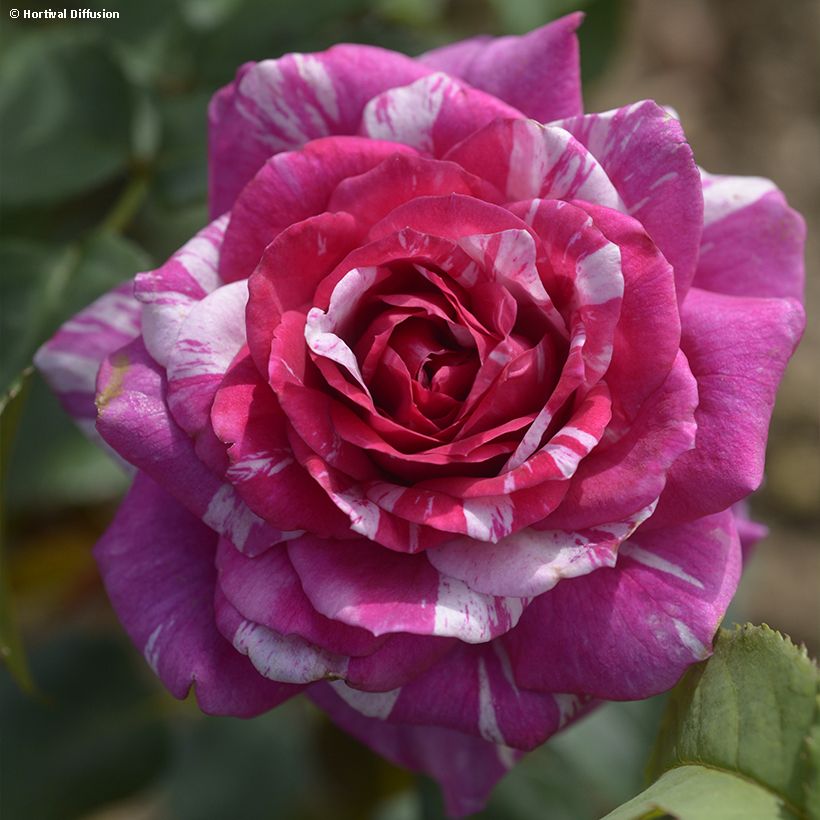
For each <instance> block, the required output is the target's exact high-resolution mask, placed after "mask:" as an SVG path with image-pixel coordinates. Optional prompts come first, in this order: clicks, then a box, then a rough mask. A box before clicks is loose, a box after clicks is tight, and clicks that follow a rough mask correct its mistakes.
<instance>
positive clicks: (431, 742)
mask: <svg viewBox="0 0 820 820" xmlns="http://www.w3.org/2000/svg"><path fill="white" fill-rule="evenodd" d="M350 691H351V692H352V691H353V690H350ZM338 692H339V690H338V689H336V690H334V688H332V687H331V686H330V685H328V684H324V683H323V684H315V685H314V686H312V687H311V688H310V690H309V694H310V697H311V699H312V700H313V701H315V702H316V703H317V704H318V705H319V706H321V707H322V708H323V709H324V710H325V711H326V712H328V714H329V715H330V717H331V718H332V719H333V721H334V722H335V723H337V724H338V725H339V726H341V728H342V729H344V730H345V731H346V732H348V733H350V734H351V735H353V736H354V737H356V738H358V739H359V740H361V741H362V742H363V743H365V744H366V745H368V746H369V747H370V748H371V749H373V750H374V751H375V752H377V753H378V754H380V755H382V756H383V757H386V758H387V759H388V760H391V761H393V762H394V763H396V764H397V765H399V766H404V767H406V768H408V769H411V770H412V771H418V772H425V773H426V774H428V775H430V776H431V777H433V778H435V779H436V780H437V781H438V782H439V784H440V785H441V787H442V789H443V791H444V798H445V801H446V804H447V813H448V814H449V815H451V816H452V817H463V816H464V815H467V814H472V813H473V812H476V811H480V810H481V809H482V808H483V806H484V803H485V802H486V800H487V797H488V796H489V794H490V792H491V791H492V789H493V787H494V786H495V784H496V783H497V782H498V780H500V779H501V778H502V777H503V776H504V775H505V774H506V773H507V771H508V770H509V769H510V768H512V766H513V765H514V764H515V762H516V760H517V758H518V755H517V753H516V752H514V751H513V750H512V749H509V748H507V747H506V746H496V745H495V744H494V743H487V742H486V741H485V740H481V739H479V738H476V737H471V736H470V735H465V734H462V733H461V732H455V731H452V730H451V729H441V728H439V727H437V726H401V725H397V724H391V723H386V722H385V721H383V720H379V719H378V718H371V717H365V716H364V715H362V714H361V713H359V712H357V711H356V710H355V709H353V708H352V707H351V706H349V705H348V704H347V703H346V702H345V701H344V700H343V699H342V697H340V695H339V694H338Z"/></svg>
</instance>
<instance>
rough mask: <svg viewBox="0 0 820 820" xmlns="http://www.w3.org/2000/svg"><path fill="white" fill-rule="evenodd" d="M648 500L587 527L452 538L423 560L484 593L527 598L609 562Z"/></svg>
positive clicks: (646, 511) (645, 511) (650, 507)
mask: <svg viewBox="0 0 820 820" xmlns="http://www.w3.org/2000/svg"><path fill="white" fill-rule="evenodd" d="M655 506H656V503H652V504H650V505H648V506H647V507H645V508H644V509H642V510H639V511H638V513H636V514H635V515H633V516H631V517H630V518H628V519H626V520H625V521H618V522H614V523H612V524H609V525H602V526H598V527H596V528H595V529H593V530H586V531H580V532H571V531H570V532H568V531H565V530H534V529H525V530H521V531H520V532H517V533H514V534H513V535H510V536H508V537H506V538H504V539H502V540H501V541H499V542H498V543H497V544H488V543H479V542H476V541H475V540H473V539H469V538H455V539H453V540H452V541H448V542H447V543H446V544H442V545H441V546H440V547H437V548H435V549H432V550H429V551H428V552H427V559H428V560H429V561H430V563H431V564H432V565H433V566H434V567H435V568H436V569H437V570H439V571H440V572H442V573H443V574H444V575H449V576H451V577H453V578H459V579H460V580H462V581H464V583H466V584H467V585H468V586H469V587H470V589H474V590H476V591H477V592H484V593H487V594H489V595H512V596H516V597H521V598H533V597H535V596H537V595H541V594H542V593H544V592H547V591H549V590H550V589H552V588H553V587H554V586H555V585H556V584H557V583H558V582H559V581H560V580H561V579H563V578H576V577H578V576H581V575H587V574H588V573H590V572H594V571H595V570H596V569H599V568H600V567H613V566H615V562H616V560H617V557H618V547H619V546H620V544H621V543H622V542H623V541H624V540H626V539H627V538H628V537H629V536H630V535H631V534H632V533H633V532H634V531H635V530H636V529H637V528H638V526H640V524H641V523H642V522H643V521H645V520H646V519H647V518H648V517H649V516H650V515H652V513H653V512H654V510H655Z"/></svg>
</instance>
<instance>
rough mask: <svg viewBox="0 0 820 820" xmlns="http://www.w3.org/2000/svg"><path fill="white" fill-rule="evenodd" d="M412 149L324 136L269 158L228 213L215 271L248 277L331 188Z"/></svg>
mask: <svg viewBox="0 0 820 820" xmlns="http://www.w3.org/2000/svg"><path fill="white" fill-rule="evenodd" d="M397 153H415V152H414V151H413V149H412V148H408V147H407V146H405V145H399V144H397V143H391V142H380V141H378V140H370V139H365V138H364V137H327V138H325V139H320V140H315V141H314V142H311V143H310V144H308V145H306V146H305V147H304V148H303V149H302V150H300V151H289V152H287V153H284V154H276V155H275V156H273V157H271V158H270V159H269V160H268V161H267V162H266V163H265V164H264V165H263V166H262V167H261V168H260V170H259V172H258V173H257V174H256V176H255V177H254V178H253V179H252V180H251V181H250V182H249V183H248V185H247V186H245V188H244V189H243V190H242V192H241V194H240V195H239V197H238V198H237V200H236V202H235V203H234V206H233V208H232V209H231V213H230V222H229V224H228V228H227V230H226V232H225V244H224V247H223V249H222V253H221V255H220V260H219V273H220V275H221V276H222V278H223V279H224V280H225V281H226V282H233V281H235V280H237V279H247V278H248V277H249V276H250V275H251V274H252V273H253V271H254V269H255V268H256V266H257V265H258V264H259V260H260V259H261V258H262V254H263V252H264V250H265V248H266V247H267V246H268V245H269V244H270V243H271V242H272V241H273V240H274V239H275V238H276V237H277V236H278V235H279V234H280V233H281V232H282V231H284V230H285V229H286V228H288V227H290V226H291V225H293V224H295V223H297V222H301V221H302V220H303V219H308V218H309V217H312V216H317V215H318V214H320V213H322V212H323V211H325V210H326V209H327V204H328V201H329V200H330V196H331V194H332V193H333V191H334V189H335V188H336V186H337V185H338V184H339V183H340V182H341V181H342V180H344V179H347V178H348V177H351V176H357V175H358V174H363V173H364V172H365V171H369V170H370V169H371V168H373V167H375V166H376V165H378V164H379V163H380V162H382V161H384V160H385V159H387V158H388V157H391V156H393V155H394V154H397Z"/></svg>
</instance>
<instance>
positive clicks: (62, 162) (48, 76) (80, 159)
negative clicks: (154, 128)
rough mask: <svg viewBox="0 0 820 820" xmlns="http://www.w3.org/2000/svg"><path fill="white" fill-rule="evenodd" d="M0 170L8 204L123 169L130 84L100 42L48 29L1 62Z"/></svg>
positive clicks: (89, 184) (45, 196) (66, 192)
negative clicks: (0, 135) (1, 125)
mask: <svg viewBox="0 0 820 820" xmlns="http://www.w3.org/2000/svg"><path fill="white" fill-rule="evenodd" d="M0 121H2V122H3V123H4V124H5V127H4V129H3V140H2V147H1V148H0V169H1V170H2V177H3V200H4V204H5V206H6V207H20V206H24V205H32V204H40V203H48V202H54V201H57V200H60V199H64V198H67V197H70V196H73V195H75V194H78V193H82V192H83V191H86V190H89V189H91V188H94V187H96V186H98V185H100V184H101V183H103V182H106V181H108V180H110V179H112V178H114V177H115V176H116V175H118V174H120V173H123V172H124V171H125V169H126V167H127V164H128V158H129V154H130V141H131V90H130V87H129V85H128V82H127V80H126V79H125V77H124V75H123V72H122V70H121V68H120V66H119V64H118V63H117V61H116V60H115V59H114V57H113V56H112V55H111V54H110V53H109V51H108V49H107V48H106V47H105V46H104V45H103V44H102V43H100V42H96V41H95V39H94V38H91V37H89V36H79V35H74V34H72V32H71V31H69V30H60V29H54V30H52V31H49V32H48V33H47V34H46V33H45V32H40V33H38V34H37V35H32V36H29V37H23V38H20V39H19V40H18V41H17V42H16V43H14V44H13V45H12V46H11V47H10V48H9V49H8V50H7V51H6V52H5V53H4V55H3V59H2V61H0Z"/></svg>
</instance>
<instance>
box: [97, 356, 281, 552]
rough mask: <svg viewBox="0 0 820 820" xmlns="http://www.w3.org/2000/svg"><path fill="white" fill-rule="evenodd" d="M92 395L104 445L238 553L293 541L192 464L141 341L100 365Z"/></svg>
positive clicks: (197, 462) (161, 381) (189, 443)
mask: <svg viewBox="0 0 820 820" xmlns="http://www.w3.org/2000/svg"><path fill="white" fill-rule="evenodd" d="M97 390H98V394H99V395H98V397H97V406H98V408H99V416H98V417H97V430H98V431H99V433H100V435H101V436H102V437H103V439H104V440H105V441H106V442H107V443H108V444H109V445H111V447H112V448H113V449H114V450H115V451H116V452H117V453H119V455H120V456H122V457H123V458H124V459H125V460H126V461H127V462H129V463H130V464H133V465H134V466H135V467H137V468H138V469H139V470H141V471H143V472H145V473H146V474H147V475H148V476H150V477H151V478H152V479H153V480H154V481H156V482H157V483H158V484H160V486H162V487H163V489H165V490H167V491H168V492H169V493H170V494H171V495H172V496H173V497H174V498H176V499H177V501H179V502H180V503H182V504H183V505H184V506H185V507H186V508H187V509H188V510H190V511H191V512H192V513H193V514H194V515H196V516H197V517H198V518H199V519H200V520H202V521H203V522H204V523H205V524H207V525H208V526H209V527H211V528H212V529H214V530H216V531H217V532H219V533H221V534H222V535H224V536H225V537H226V538H228V539H230V541H231V542H232V543H233V544H234V545H235V546H236V547H237V549H239V550H242V551H244V552H246V553H248V554H250V555H254V554H257V553H259V552H261V551H263V550H265V549H267V548H268V547H270V546H272V545H273V544H276V543H279V542H280V541H281V540H283V539H284V538H287V537H292V535H293V533H282V532H280V531H279V530H275V529H273V528H272V527H270V526H268V525H267V524H266V523H265V522H264V521H262V519H260V518H259V517H258V516H256V515H254V514H253V513H252V512H251V511H250V510H249V509H248V508H247V506H245V503H244V502H243V501H242V500H241V499H240V498H239V497H238V496H237V494H236V491H235V490H234V489H233V487H231V486H230V485H229V484H225V483H223V482H222V481H221V480H220V479H219V478H217V476H216V475H214V474H213V473H212V472H210V470H208V468H207V467H206V466H205V465H204V464H203V463H202V462H201V461H200V460H199V458H197V456H196V453H195V452H194V445H193V442H192V441H191V439H190V438H188V436H187V435H186V434H185V432H184V431H183V430H182V429H181V428H180V427H179V426H178V425H177V424H176V422H175V421H174V420H173V418H172V416H171V414H170V411H169V410H168V406H167V404H166V402H165V391H166V385H165V378H164V374H163V372H162V370H161V368H160V367H159V365H158V364H157V363H156V362H155V361H154V360H153V359H152V358H151V357H150V356H149V354H148V352H147V351H146V349H145V347H144V346H143V344H142V341H141V340H136V341H134V342H132V343H131V344H129V345H127V346H126V347H124V348H122V349H120V350H119V351H117V353H115V354H113V355H112V356H110V357H109V358H108V359H107V360H106V361H105V362H104V363H103V365H102V367H101V368H100V375H99V378H98V381H97Z"/></svg>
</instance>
